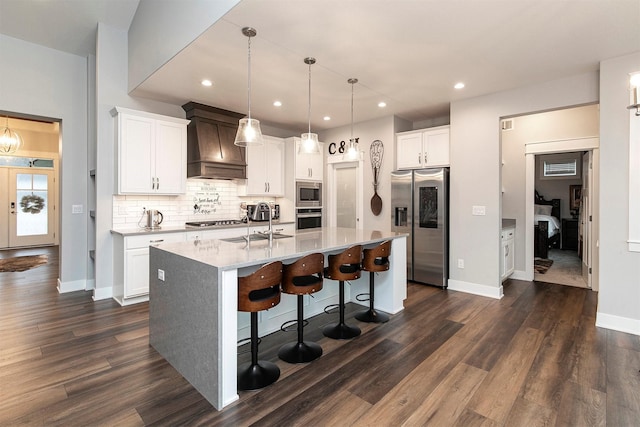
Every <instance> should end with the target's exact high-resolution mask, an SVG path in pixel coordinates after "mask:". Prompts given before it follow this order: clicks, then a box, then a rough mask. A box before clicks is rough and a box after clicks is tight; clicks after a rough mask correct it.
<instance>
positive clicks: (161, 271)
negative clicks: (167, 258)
mask: <svg viewBox="0 0 640 427" xmlns="http://www.w3.org/2000/svg"><path fill="white" fill-rule="evenodd" d="M158 280H161V281H163V282H164V270H160V269H158Z"/></svg>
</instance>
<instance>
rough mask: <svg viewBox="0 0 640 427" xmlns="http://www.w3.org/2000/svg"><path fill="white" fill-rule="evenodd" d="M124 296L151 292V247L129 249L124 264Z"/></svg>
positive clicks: (129, 296)
mask: <svg viewBox="0 0 640 427" xmlns="http://www.w3.org/2000/svg"><path fill="white" fill-rule="evenodd" d="M124 271H125V276H124V297H125V298H131V297H135V296H138V295H146V294H148V293H149V248H140V249H128V250H127V251H126V256H125V266H124Z"/></svg>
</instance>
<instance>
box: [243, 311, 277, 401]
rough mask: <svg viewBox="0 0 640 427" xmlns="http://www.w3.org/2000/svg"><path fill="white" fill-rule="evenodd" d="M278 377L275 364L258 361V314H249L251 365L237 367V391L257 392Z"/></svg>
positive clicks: (245, 364)
mask: <svg viewBox="0 0 640 427" xmlns="http://www.w3.org/2000/svg"><path fill="white" fill-rule="evenodd" d="M279 377H280V368H278V366H277V365H276V364H275V363H271V362H267V361H266V360H258V313H256V312H251V363H244V364H242V365H240V366H239V367H238V390H257V389H259V388H263V387H266V386H268V385H269V384H273V383H274V382H276V380H277V379H278V378H279Z"/></svg>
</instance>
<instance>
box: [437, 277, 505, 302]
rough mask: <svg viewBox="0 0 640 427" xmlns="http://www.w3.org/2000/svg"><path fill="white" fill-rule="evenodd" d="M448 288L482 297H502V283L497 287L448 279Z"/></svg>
mask: <svg viewBox="0 0 640 427" xmlns="http://www.w3.org/2000/svg"><path fill="white" fill-rule="evenodd" d="M447 289H448V290H450V291H460V292H466V293H468V294H473V295H480V296H483V297H489V298H494V299H502V297H503V296H504V293H503V291H502V285H500V286H499V287H495V286H488V285H481V284H479V283H471V282H465V281H463V280H453V279H449V282H448V287H447Z"/></svg>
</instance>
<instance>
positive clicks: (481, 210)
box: [471, 206, 487, 215]
mask: <svg viewBox="0 0 640 427" xmlns="http://www.w3.org/2000/svg"><path fill="white" fill-rule="evenodd" d="M471 214H472V215H486V214H487V207H486V206H473V207H472V208H471Z"/></svg>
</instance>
